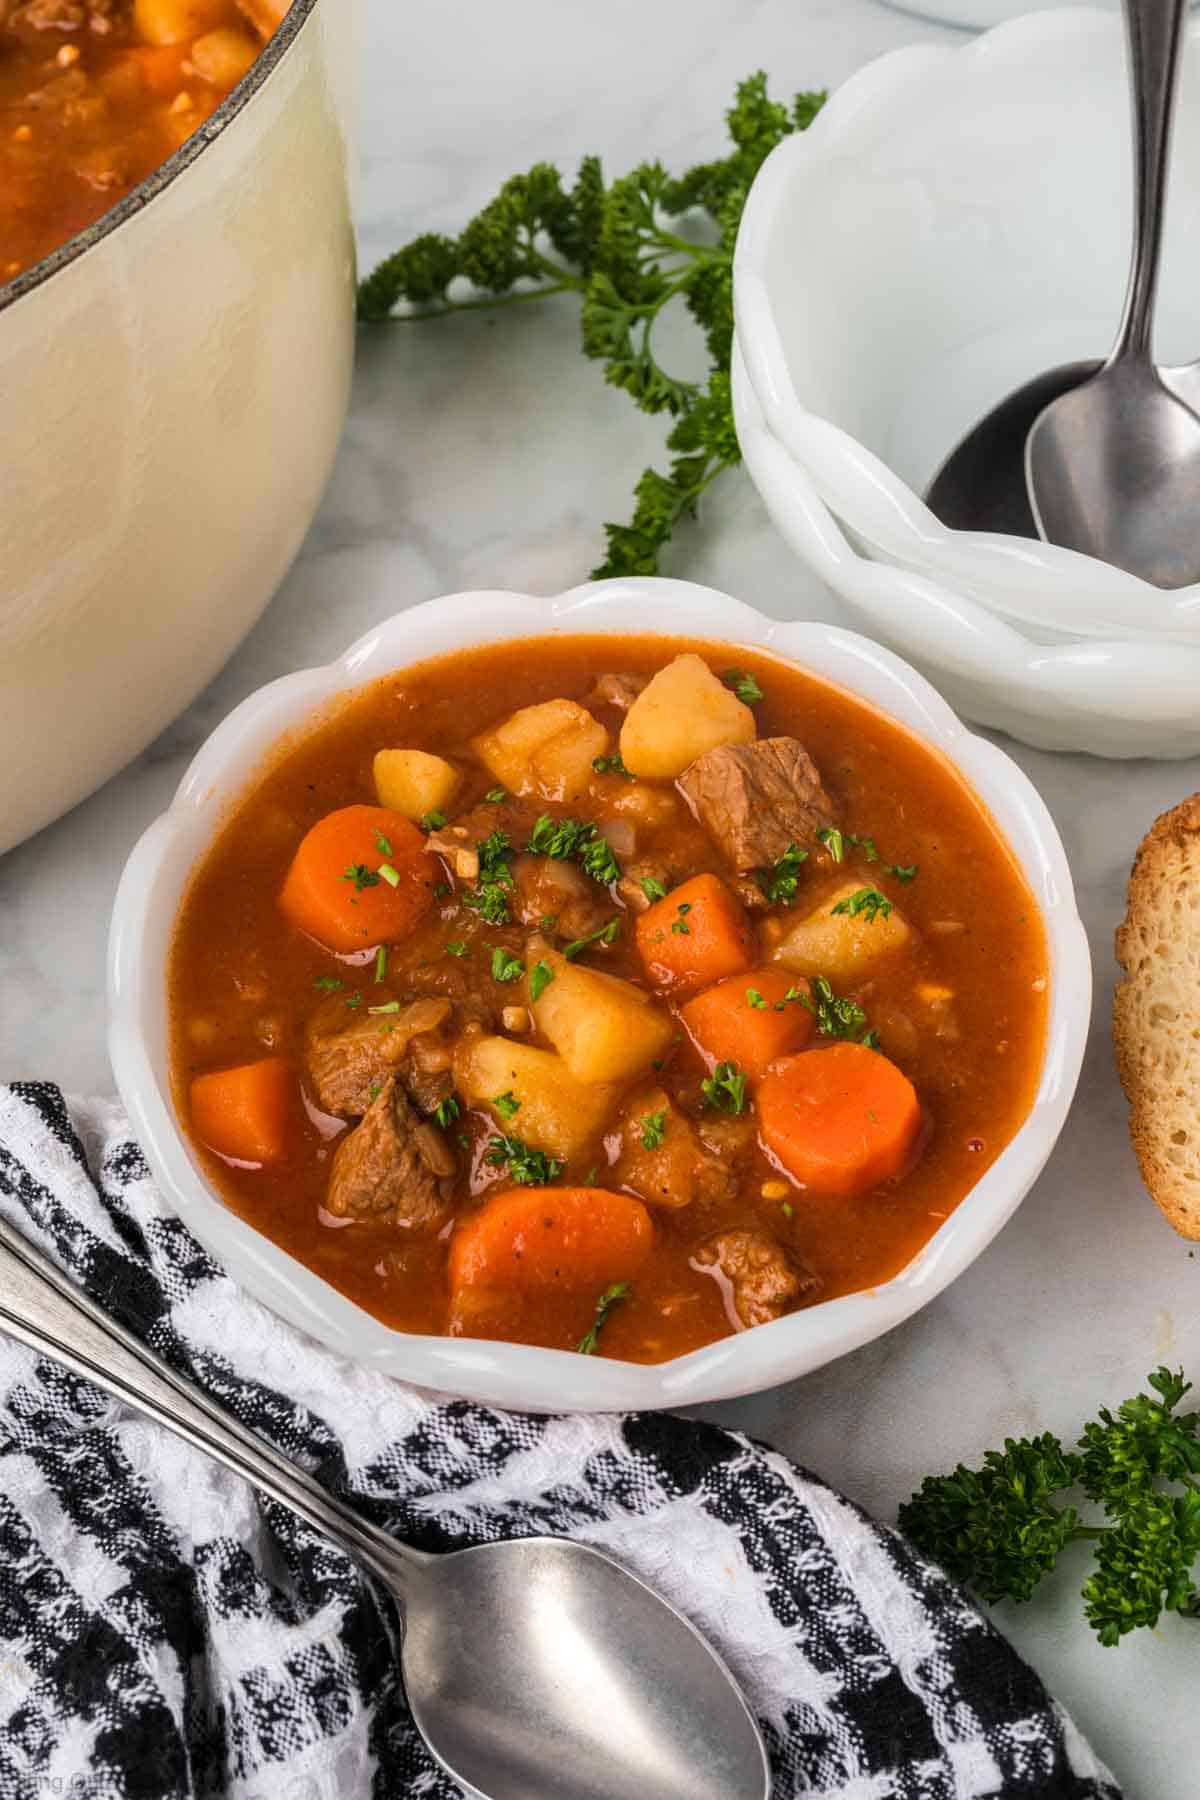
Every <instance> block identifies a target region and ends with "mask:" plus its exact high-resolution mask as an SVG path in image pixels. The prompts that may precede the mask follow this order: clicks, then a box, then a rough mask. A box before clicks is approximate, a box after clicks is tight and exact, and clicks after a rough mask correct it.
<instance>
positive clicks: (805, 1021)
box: [679, 967, 814, 1081]
mask: <svg viewBox="0 0 1200 1800" xmlns="http://www.w3.org/2000/svg"><path fill="white" fill-rule="evenodd" d="M809 991H810V990H809V986H808V983H807V981H805V979H804V977H803V976H802V975H790V974H789V973H788V972H787V970H785V969H780V968H778V967H776V968H771V969H748V970H747V971H746V973H745V974H744V975H730V976H727V977H726V979H725V980H724V981H719V982H718V983H717V985H716V987H710V988H705V990H704V992H703V993H702V994H697V995H696V997H695V999H694V1000H689V1001H688V1003H687V1005H686V1006H682V1007H680V1009H679V1017H680V1018H681V1019H682V1020H683V1023H684V1026H685V1028H686V1030H687V1033H688V1036H689V1037H690V1038H691V1040H692V1042H693V1044H695V1046H696V1048H697V1050H698V1051H699V1052H700V1054H701V1056H702V1057H703V1058H704V1060H705V1062H706V1063H707V1064H708V1066H709V1068H710V1069H711V1068H713V1067H714V1066H715V1064H717V1063H719V1062H734V1063H736V1064H737V1065H738V1067H739V1069H741V1070H742V1072H743V1073H744V1074H746V1075H748V1076H749V1077H750V1079H751V1081H761V1080H762V1078H763V1076H764V1075H765V1074H766V1072H767V1070H768V1069H769V1068H770V1066H771V1064H772V1063H773V1062H778V1061H779V1058H780V1057H781V1056H790V1055H791V1054H792V1053H793V1052H794V1051H796V1050H803V1049H804V1048H805V1046H806V1045H807V1043H808V1040H809V1038H810V1037H811V1036H812V1033H813V1023H814V1021H813V1016H812V1014H811V1012H809V1011H808V1009H807V1008H806V1007H805V1006H803V1005H802V1004H801V1000H802V999H806V998H807V997H808V994H809Z"/></svg>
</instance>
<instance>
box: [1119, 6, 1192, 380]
mask: <svg viewBox="0 0 1200 1800" xmlns="http://www.w3.org/2000/svg"><path fill="white" fill-rule="evenodd" d="M1187 7H1188V0H1124V9H1125V35H1126V40H1127V42H1128V46H1129V85H1130V93H1131V98H1132V101H1133V195H1134V200H1133V261H1132V264H1131V266H1130V270H1129V286H1128V289H1127V290H1126V294H1125V310H1124V312H1123V314H1122V317H1121V326H1120V330H1119V331H1118V333H1117V344H1116V349H1115V350H1114V352H1113V355H1112V358H1111V359H1110V360H1112V361H1115V360H1116V359H1117V357H1120V356H1133V357H1137V358H1139V359H1140V360H1142V361H1145V362H1149V361H1150V359H1151V347H1152V346H1151V339H1152V332H1153V325H1154V301H1155V296H1156V294H1157V292H1158V270H1159V261H1160V256H1161V251H1162V233H1163V220H1164V216H1165V213H1166V195H1167V174H1168V169H1169V164H1170V154H1171V127H1172V123H1173V119H1174V113H1175V95H1176V92H1177V90H1178V87H1179V65H1180V60H1181V58H1180V50H1181V46H1182V41H1183V21H1184V16H1185V14H1186V12H1187Z"/></svg>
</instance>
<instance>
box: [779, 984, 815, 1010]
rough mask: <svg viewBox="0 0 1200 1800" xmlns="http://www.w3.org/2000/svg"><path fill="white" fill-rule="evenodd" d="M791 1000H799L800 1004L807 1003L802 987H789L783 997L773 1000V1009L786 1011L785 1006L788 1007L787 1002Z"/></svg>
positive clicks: (805, 1004) (804, 1004) (806, 996)
mask: <svg viewBox="0 0 1200 1800" xmlns="http://www.w3.org/2000/svg"><path fill="white" fill-rule="evenodd" d="M791 1000H799V1002H800V1004H801V1005H802V1006H807V1005H808V995H807V994H806V993H805V991H804V989H803V988H798V987H790V988H789V989H788V991H787V993H786V994H785V995H784V996H783V999H782V1000H777V1001H776V1002H775V1011H776V1012H786V1011H787V1007H788V1002H789V1001H791ZM810 1011H811V1008H810Z"/></svg>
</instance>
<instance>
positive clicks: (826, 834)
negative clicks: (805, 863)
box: [817, 825, 870, 863]
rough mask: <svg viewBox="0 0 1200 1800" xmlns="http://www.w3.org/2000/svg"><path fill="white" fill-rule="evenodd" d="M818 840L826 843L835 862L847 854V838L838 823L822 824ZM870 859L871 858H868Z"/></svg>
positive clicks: (838, 861) (840, 860)
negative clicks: (839, 828)
mask: <svg viewBox="0 0 1200 1800" xmlns="http://www.w3.org/2000/svg"><path fill="white" fill-rule="evenodd" d="M817 842H818V843H819V844H824V846H825V848H826V849H827V850H828V852H829V854H830V856H831V857H832V858H833V860H834V862H836V863H840V862H842V861H843V860H844V858H845V855H846V839H845V837H844V836H843V835H842V833H841V832H840V831H839V830H838V828H837V826H836V825H822V827H821V829H820V831H818V833H817ZM867 860H868V861H870V858H869V857H868V859H867Z"/></svg>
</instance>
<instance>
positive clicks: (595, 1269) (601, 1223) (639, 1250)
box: [449, 1187, 654, 1302]
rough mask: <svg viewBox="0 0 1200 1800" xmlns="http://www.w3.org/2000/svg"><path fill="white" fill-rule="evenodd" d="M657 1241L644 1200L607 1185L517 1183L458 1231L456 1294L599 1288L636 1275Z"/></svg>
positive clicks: (453, 1270)
mask: <svg viewBox="0 0 1200 1800" xmlns="http://www.w3.org/2000/svg"><path fill="white" fill-rule="evenodd" d="M653 1241H654V1227H653V1225H652V1224H651V1222H650V1214H649V1213H648V1212H647V1211H646V1208H645V1207H644V1206H643V1205H642V1203H641V1201H640V1200H635V1199H633V1198H632V1196H631V1195H629V1194H614V1193H611V1192H610V1191H609V1190H608V1189H607V1188H586V1187H582V1188H568V1187H562V1188H558V1187H551V1188H509V1189H506V1190H505V1192H504V1193H501V1194H497V1195H496V1196H495V1197H494V1198H493V1199H491V1200H488V1201H487V1202H486V1203H485V1204H484V1205H483V1206H481V1207H480V1209H479V1211H478V1212H476V1213H472V1214H471V1215H470V1216H469V1217H468V1218H465V1219H462V1220H460V1222H459V1224H458V1225H457V1226H456V1227H455V1231H454V1235H453V1237H452V1238H451V1239H450V1259H449V1275H450V1294H451V1300H452V1302H453V1301H454V1300H455V1299H456V1298H457V1297H458V1296H459V1295H460V1294H461V1293H462V1292H463V1290H464V1289H467V1288H503V1289H507V1290H509V1291H510V1292H512V1291H515V1292H518V1293H528V1292H530V1291H531V1290H535V1289H538V1290H542V1291H546V1290H552V1291H557V1292H563V1291H571V1290H575V1289H587V1290H589V1291H590V1290H591V1289H592V1288H595V1289H597V1291H598V1290H599V1289H601V1288H603V1287H604V1286H605V1284H606V1283H607V1282H611V1281H620V1280H624V1279H627V1278H628V1277H629V1276H631V1275H633V1274H634V1273H635V1272H636V1271H637V1270H638V1269H639V1268H640V1267H641V1265H642V1264H643V1263H644V1262H645V1260H646V1257H647V1256H648V1255H649V1253H650V1246H651V1244H652V1243H653Z"/></svg>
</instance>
